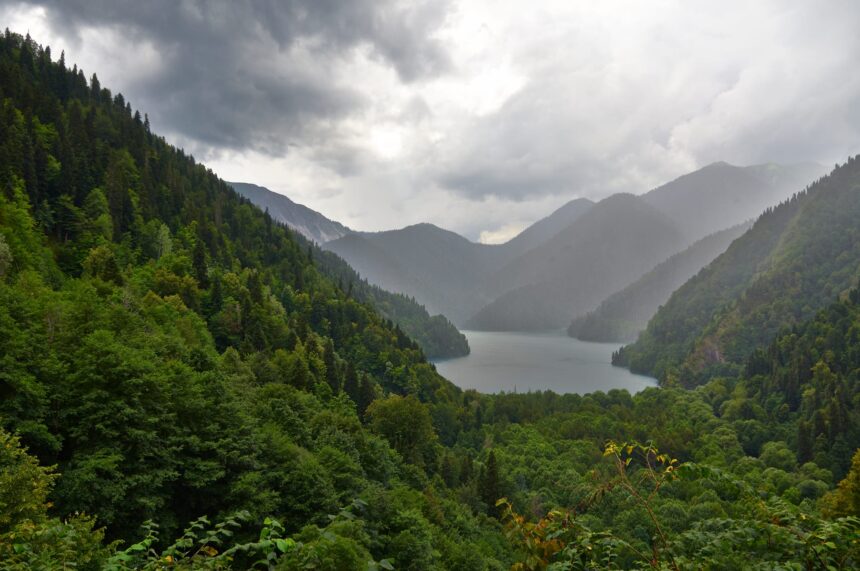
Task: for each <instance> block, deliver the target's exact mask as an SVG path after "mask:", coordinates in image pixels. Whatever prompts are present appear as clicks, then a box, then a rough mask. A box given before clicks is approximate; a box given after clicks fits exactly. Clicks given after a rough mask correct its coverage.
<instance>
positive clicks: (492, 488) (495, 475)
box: [479, 450, 502, 517]
mask: <svg viewBox="0 0 860 571" xmlns="http://www.w3.org/2000/svg"><path fill="white" fill-rule="evenodd" d="M479 492H480V494H481V500H482V501H483V502H484V503H485V504H487V513H488V514H490V515H492V516H493V517H498V516H499V513H498V509H497V508H496V501H498V499H499V498H500V497H502V494H501V492H500V490H499V467H498V466H497V465H496V454H495V452H493V451H492V450H490V455H489V456H487V464H486V465H485V466H484V469H483V471H482V473H481V481H480V490H479Z"/></svg>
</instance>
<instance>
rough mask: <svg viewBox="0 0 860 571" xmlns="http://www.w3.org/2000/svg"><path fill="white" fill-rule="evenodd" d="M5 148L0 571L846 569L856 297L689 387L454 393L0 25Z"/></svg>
mask: <svg viewBox="0 0 860 571" xmlns="http://www.w3.org/2000/svg"><path fill="white" fill-rule="evenodd" d="M132 55H133V54H132ZM196 95H197V94H195V93H193V92H187V93H183V96H184V97H194V96H196ZM0 133H2V134H3V136H2V137H0V482H2V485H0V561H2V565H0V567H2V568H3V569H10V570H12V569H14V570H23V569H69V568H75V569H86V570H91V569H92V570H95V569H115V570H117V571H130V570H133V569H134V570H139V569H165V568H168V567H169V568H175V569H223V570H225V571H226V570H230V569H252V568H259V567H260V566H261V565H262V566H263V567H266V568H271V569H282V570H297V569H308V568H313V569H318V570H320V571H333V570H337V571H364V570H368V569H393V568H395V567H396V568H397V569H404V570H425V569H427V570H429V569H433V570H438V571H458V570H464V569H465V570H483V571H489V570H491V569H493V570H495V569H507V568H512V567H514V568H520V567H523V568H524V567H529V568H535V569H537V568H540V569H548V568H565V569H567V568H588V569H598V568H605V567H607V566H608V563H607V562H611V563H612V565H611V566H612V567H615V568H624V569H654V568H660V569H668V568H671V569H687V568H691V569H700V568H703V569H741V568H754V569H776V568H789V567H790V568H796V567H797V566H798V562H801V563H802V564H804V565H805V566H806V567H808V568H815V569H817V568H846V569H850V568H857V567H858V565H860V546H858V544H857V541H856V538H857V529H858V526H860V520H858V519H857V517H856V516H858V515H860V503H858V502H857V501H856V500H857V498H858V485H857V483H858V482H860V452H855V453H854V460H853V462H851V461H849V458H850V457H851V455H852V452H853V449H854V448H855V447H856V443H857V441H858V437H860V432H858V427H860V416H858V414H857V406H856V402H857V399H858V386H859V385H858V380H857V370H858V367H860V351H858V350H857V349H858V339H860V327H858V323H860V310H858V307H857V304H858V302H860V295H858V294H857V292H856V291H854V292H852V293H851V294H849V295H847V296H844V299H842V300H841V301H840V302H838V303H836V304H833V305H831V306H830V307H829V308H828V309H826V310H825V311H824V312H821V313H819V314H818V315H817V316H816V317H815V318H814V319H813V320H812V321H809V322H806V323H805V324H800V325H798V327H797V328H794V329H792V330H790V331H787V332H786V334H785V335H783V336H782V337H780V338H778V339H777V340H776V342H775V343H773V344H771V345H770V346H769V347H767V348H765V349H762V350H757V351H755V352H754V353H753V354H752V355H751V356H750V358H749V359H748V360H747V362H746V366H745V367H744V369H745V370H744V371H743V375H741V376H740V377H739V378H737V379H725V378H722V377H716V378H713V379H711V380H710V381H709V384H708V386H707V387H706V388H705V389H703V390H696V391H688V390H683V389H682V388H679V387H664V388H656V387H650V388H647V389H645V390H643V391H641V392H639V393H637V394H634V395H630V394H628V393H627V392H626V391H610V392H608V393H600V392H598V393H595V394H593V395H587V396H582V397H581V396H578V395H556V394H554V393H552V392H549V391H546V392H540V391H539V392H529V393H519V394H518V393H509V394H496V395H486V394H479V393H476V392H475V391H461V390H459V389H457V388H456V387H455V386H453V385H452V384H451V383H449V382H447V381H446V380H445V379H443V378H442V377H440V376H439V375H438V374H437V373H436V370H435V368H434V366H433V365H432V364H430V363H428V362H427V361H426V359H425V358H424V355H423V354H422V351H421V350H420V349H419V348H418V346H417V345H416V343H415V341H414V340H413V339H410V338H409V337H408V336H407V335H405V334H404V332H403V330H402V329H401V328H400V327H398V326H396V325H394V324H392V323H390V321H389V320H388V319H386V318H384V317H383V316H381V315H380V314H379V313H378V311H377V308H374V307H372V306H371V305H369V304H368V303H364V302H362V301H361V300H360V299H359V298H362V297H364V296H365V293H363V291H364V290H365V288H366V286H365V284H364V283H363V282H362V283H358V282H356V281H355V273H354V272H353V271H352V270H351V269H350V268H349V267H348V266H347V265H346V264H345V263H344V262H343V261H342V260H340V259H339V258H337V257H336V256H335V255H334V254H332V253H328V252H322V251H320V250H318V249H315V247H314V246H313V245H312V244H310V243H309V242H308V241H307V240H306V239H304V238H302V237H300V236H299V235H298V234H297V233H296V232H293V231H290V230H288V229H287V228H286V227H285V226H283V225H281V224H279V223H277V222H276V221H275V220H273V219H272V217H271V216H270V215H268V214H267V213H265V212H263V211H261V210H260V209H258V208H256V207H254V206H253V205H252V204H250V202H249V201H248V200H246V199H244V198H242V197H240V196H239V195H238V194H237V193H236V192H235V191H233V190H232V189H231V188H230V187H229V186H228V185H227V184H226V183H225V182H224V181H222V180H220V179H218V178H217V177H216V176H215V175H214V173H213V172H212V171H211V170H210V169H208V168H206V167H205V166H204V165H201V164H199V163H198V162H196V161H195V160H194V159H193V158H192V157H190V156H188V155H186V154H185V153H184V152H183V151H181V150H179V149H177V148H175V147H173V146H171V145H169V144H168V143H167V142H166V141H165V140H164V139H163V138H161V137H159V136H157V135H156V134H154V133H152V132H151V131H150V128H149V124H148V121H146V120H145V119H144V117H142V116H141V114H140V113H138V112H134V111H133V110H132V108H131V106H130V104H128V103H127V102H126V101H125V99H124V98H123V96H122V95H121V94H119V93H117V94H113V93H111V92H110V91H109V90H108V89H106V88H103V87H101V85H100V84H99V82H98V79H97V77H96V76H95V75H93V76H92V79H91V80H90V81H89V82H88V81H87V80H86V78H85V76H84V74H83V72H82V71H80V70H78V69H77V67H73V68H71V69H70V68H68V67H66V65H65V63H64V59H63V58H62V57H61V58H60V60H59V61H56V62H55V61H53V60H52V58H51V54H50V51H49V50H48V49H47V48H44V49H43V48H41V47H40V46H38V45H37V44H36V43H35V42H33V41H32V40H30V39H29V37H27V38H24V37H22V36H20V35H17V34H13V33H11V32H10V31H9V30H7V31H6V32H5V34H3V35H0ZM848 179H849V180H848V182H849V183H850V184H851V186H852V188H853V189H854V190H855V192H856V191H858V189H860V185H858V184H857V180H856V177H848ZM852 181H853V182H852ZM854 201H855V202H856V197H854ZM837 202H838V201H837ZM809 204H811V202H808V203H807V204H806V205H807V206H809ZM598 206H599V205H598ZM598 206H595V208H598ZM832 206H834V207H836V208H846V207H848V206H849V205H848V204H847V203H845V202H841V203H838V204H834V205H832ZM813 214H814V213H813ZM820 214H821V216H823V217H824V218H823V219H822V220H818V219H816V218H815V216H812V218H810V219H809V220H811V221H813V222H819V223H820V222H822V221H825V222H826V220H828V219H829V218H830V217H831V216H833V211H832V210H828V209H827V208H824V209H823V212H822V213H820ZM849 214H850V215H854V216H855V219H856V213H853V212H851V213H849ZM834 220H836V221H837V224H836V225H835V229H834V231H835V232H843V231H844V230H845V225H844V221H841V220H838V219H834ZM577 224H578V222H577ZM820 230H822V228H821V227H820V226H817V227H815V228H812V231H815V232H818V231H820ZM824 232H825V233H827V229H826V228H824ZM839 236H841V234H840V235H839ZM839 236H835V238H837V239H838V237H839ZM855 238H856V235H850V236H849V241H847V242H844V243H836V244H834V248H833V249H832V250H831V251H821V250H819V251H814V252H812V255H815V256H822V255H829V258H830V259H831V260H833V262H834V263H841V262H840V260H841V261H842V262H846V261H847V262H848V263H849V264H850V258H851V256H852V249H851V247H852V245H853V244H856V240H855ZM789 241H790V240H789ZM810 244H811V243H809V242H804V243H802V244H795V247H798V246H807V245H810ZM730 249H731V248H730ZM785 254H786V256H789V257H791V256H794V255H797V256H798V260H797V262H798V263H802V264H804V265H808V264H809V262H810V260H809V259H807V258H804V256H805V255H806V253H805V252H803V251H794V250H791V251H786V252H785ZM782 261H784V260H780V263H782ZM789 261H790V260H789ZM368 291H369V292H370V295H373V291H375V290H373V289H372V288H370V289H369V290H368ZM777 293H779V292H777ZM786 293H788V294H789V295H788V296H783V297H782V298H781V299H782V300H783V303H789V302H790V301H791V299H792V298H791V297H790V295H791V294H795V293H796V292H795V291H788V292H786ZM414 307H415V306H414V305H413V306H408V307H407V309H408V310H410V311H411V309H410V308H413V309H414ZM398 311H399V310H398ZM637 439H640V440H641V441H643V442H646V443H647V444H641V443H640V442H638V441H637ZM658 445H659V450H658V448H657V447H658ZM643 459H644V461H643ZM843 476H844V479H843V480H842V481H841V482H839V484H838V487H837V488H835V489H834V485H835V484H836V481H837V480H839V479H840V478H842V477H843ZM640 484H641V485H640ZM663 484H667V485H663ZM646 487H647V488H648V489H645V488H646ZM639 490H644V491H646V492H648V493H639ZM715 490H717V491H718V492H719V493H715ZM502 498H508V500H509V501H508V500H505V499H502ZM500 500H501V501H500ZM572 506H577V508H576V509H575V510H574V509H573V507H572ZM751 506H753V508H754V509H750V507H751ZM584 510H586V511H587V514H586V515H585V517H583V511H584ZM646 512H647V514H648V515H647V516H646V515H645V514H646ZM521 513H522V514H523V515H520V514H521ZM542 514H547V515H546V516H544V517H542ZM843 516H851V517H843ZM210 518H211V519H210ZM500 520H503V521H504V526H503V525H502V523H501V522H500ZM643 530H644V533H643ZM655 530H656V531H655ZM548 538H549V539H548ZM763 538H765V539H766V541H764V540H763Z"/></svg>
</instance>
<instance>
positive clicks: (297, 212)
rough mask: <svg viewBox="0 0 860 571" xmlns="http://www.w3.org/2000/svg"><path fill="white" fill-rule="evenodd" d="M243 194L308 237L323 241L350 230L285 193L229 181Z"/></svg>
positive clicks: (320, 242)
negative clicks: (291, 198) (294, 200)
mask: <svg viewBox="0 0 860 571" xmlns="http://www.w3.org/2000/svg"><path fill="white" fill-rule="evenodd" d="M228 184H230V186H232V187H233V189H234V190H235V191H236V192H238V193H239V194H240V195H242V196H244V197H245V198H247V199H248V200H250V201H251V202H252V203H253V204H254V205H255V206H257V207H259V208H260V210H268V211H269V215H270V216H271V217H272V218H274V219H275V220H277V221H278V222H280V223H281V224H286V225H287V226H289V227H290V228H292V229H293V230H295V231H296V232H298V233H299V234H301V235H302V236H304V237H305V238H307V239H308V240H312V241H314V242H316V243H317V244H323V243H325V242H328V241H329V240H336V239H338V238H340V237H341V236H345V235H346V234H348V233H349V232H350V229H349V228H347V227H346V226H344V225H343V224H341V223H340V222H335V221H334V220H329V219H328V218H326V217H325V216H323V215H322V214H320V213H319V212H317V211H315V210H311V209H310V208H308V207H307V206H304V205H302V204H298V203H296V202H293V201H292V200H290V199H289V198H287V197H286V196H284V195H283V194H278V193H277V192H272V191H271V190H269V189H268V188H265V187H263V186H258V185H256V184H251V183H247V182H231V183H228Z"/></svg>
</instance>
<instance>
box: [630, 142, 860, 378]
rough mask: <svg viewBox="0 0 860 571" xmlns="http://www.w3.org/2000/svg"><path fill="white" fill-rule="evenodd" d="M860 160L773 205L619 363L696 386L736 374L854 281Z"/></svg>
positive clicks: (676, 297) (859, 258) (679, 294)
mask: <svg viewBox="0 0 860 571" xmlns="http://www.w3.org/2000/svg"><path fill="white" fill-rule="evenodd" d="M858 216H860V160H858V159H857V158H851V159H849V160H848V161H847V162H846V163H845V164H843V165H837V167H836V168H835V169H834V170H833V172H831V173H830V174H829V175H827V176H825V177H822V178H821V179H820V180H818V181H816V182H815V183H813V184H812V185H810V187H809V188H808V189H806V190H805V191H803V192H800V193H798V194H796V195H795V196H793V197H792V198H791V199H789V200H787V201H785V202H783V203H782V204H780V205H778V206H776V207H774V208H771V209H768V210H767V211H766V212H765V213H764V214H762V216H761V217H760V218H759V219H758V220H757V221H756V222H755V224H754V225H753V227H752V228H751V229H750V231H749V232H747V233H746V234H744V235H743V236H741V237H740V238H739V239H737V240H736V241H735V242H734V243H732V245H731V246H730V247H729V249H728V250H727V251H726V252H725V253H723V254H722V255H720V256H719V257H718V258H717V259H716V260H714V262H713V263H711V264H710V265H709V266H708V267H707V268H705V270H703V271H702V272H700V273H699V274H698V275H696V277H695V278H693V279H692V280H690V281H689V282H687V283H686V284H684V285H683V286H682V287H681V288H680V289H678V290H677V291H676V292H675V293H674V294H673V295H672V297H671V298H670V299H669V301H668V302H667V303H666V304H665V306H664V307H662V308H661V309H660V311H658V312H657V314H656V315H655V316H654V317H653V318H652V319H651V321H650V322H649V324H648V327H647V329H646V330H645V331H644V332H643V334H642V335H641V336H640V337H639V339H638V340H637V341H636V343H634V344H633V345H629V346H627V347H624V348H623V349H622V350H621V351H620V352H619V354H618V356H617V358H616V363H617V364H622V365H629V366H630V367H631V369H633V370H635V371H640V372H647V373H649V374H652V375H653V376H655V377H657V378H659V379H661V380H663V381H668V382H678V383H682V384H684V385H685V386H695V385H697V384H701V383H703V382H706V381H707V380H708V379H709V378H711V377H712V376H713V375H714V374H737V372H738V371H739V370H740V368H741V367H742V365H743V363H744V361H745V360H746V359H747V358H748V357H749V355H750V354H751V353H752V352H753V351H754V350H755V349H756V348H760V347H762V346H764V345H766V344H767V343H769V342H770V341H771V340H773V338H774V337H775V336H776V335H777V334H778V333H779V332H780V331H781V330H783V329H785V328H786V327H791V326H794V325H798V324H800V323H802V322H803V321H805V320H808V319H810V318H812V317H813V316H814V315H815V313H816V312H817V311H818V310H820V309H821V308H822V307H824V306H826V305H827V304H829V303H831V302H832V301H833V300H834V299H836V297H837V296H839V295H842V294H844V293H846V292H847V290H848V289H849V288H851V287H854V286H856V285H857V279H858V268H860V239H858V238H860V236H858V233H860V228H858V225H857V219H858Z"/></svg>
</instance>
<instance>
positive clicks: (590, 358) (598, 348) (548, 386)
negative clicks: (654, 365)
mask: <svg viewBox="0 0 860 571" xmlns="http://www.w3.org/2000/svg"><path fill="white" fill-rule="evenodd" d="M463 333H464V334H465V335H466V337H467V338H468V339H469V346H470V347H471V349H472V352H471V354H470V355H468V356H466V357H460V358H457V359H445V360H441V361H436V363H435V364H436V369H437V370H438V371H439V373H440V374H442V376H444V377H445V378H447V379H449V380H450V381H451V382H453V383H454V384H455V385H457V386H459V387H462V388H464V389H477V390H478V391H479V392H482V393H498V392H501V391H506V392H513V391H517V392H528V391H542V390H551V391H555V392H557V393H560V394H561V393H579V394H585V393H592V392H595V391H604V392H608V391H610V390H612V389H627V390H628V391H630V392H631V393H635V392H638V391H640V390H642V389H644V388H646V387H649V386H655V385H656V381H655V380H654V379H652V378H650V377H645V376H642V375H634V374H633V373H631V372H630V371H628V370H627V369H622V368H620V367H613V366H612V364H611V362H612V352H613V351H616V350H618V348H619V347H620V346H621V345H620V344H617V343H587V342H584V341H579V340H577V339H572V338H570V337H567V336H566V335H564V333H563V332H558V333H502V332H487V331H463Z"/></svg>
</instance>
